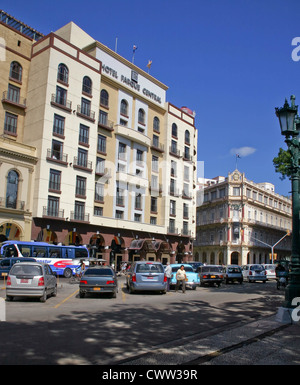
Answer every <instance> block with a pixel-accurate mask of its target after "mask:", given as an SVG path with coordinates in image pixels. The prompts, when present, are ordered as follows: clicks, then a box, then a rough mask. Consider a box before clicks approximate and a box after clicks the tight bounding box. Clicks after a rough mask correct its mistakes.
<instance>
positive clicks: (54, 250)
mask: <svg viewBox="0 0 300 385" xmlns="http://www.w3.org/2000/svg"><path fill="white" fill-rule="evenodd" d="M48 252H49V258H61V249H60V247H49V250H48Z"/></svg>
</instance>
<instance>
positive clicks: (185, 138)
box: [184, 130, 191, 144]
mask: <svg viewBox="0 0 300 385" xmlns="http://www.w3.org/2000/svg"><path fill="white" fill-rule="evenodd" d="M184 141H185V144H190V143H191V142H190V131H189V130H186V131H185V135H184Z"/></svg>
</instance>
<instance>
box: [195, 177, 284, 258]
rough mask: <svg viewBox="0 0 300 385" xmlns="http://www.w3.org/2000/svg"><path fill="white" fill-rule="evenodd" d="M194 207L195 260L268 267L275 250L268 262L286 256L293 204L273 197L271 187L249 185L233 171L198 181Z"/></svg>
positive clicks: (278, 197) (263, 184) (259, 184)
mask: <svg viewBox="0 0 300 385" xmlns="http://www.w3.org/2000/svg"><path fill="white" fill-rule="evenodd" d="M197 202H198V203H197V218H196V232H197V235H196V240H195V242H194V254H195V256H196V259H197V260H199V261H201V262H205V263H210V264H211V263H212V264H224V265H227V264H238V265H244V264H249V263H270V261H272V247H273V246H274V245H276V246H275V247H273V260H276V259H280V258H287V257H288V256H289V255H290V252H291V237H290V236H289V232H290V231H291V228H292V208H291V206H292V201H291V199H290V198H287V197H284V196H282V195H279V194H276V193H275V191H274V185H272V184H271V183H254V182H252V181H250V180H248V179H247V178H246V177H245V174H244V173H241V172H239V171H238V170H235V171H234V172H232V173H229V174H228V177H226V178H225V177H217V178H214V179H209V180H204V181H201V183H200V184H199V185H198V199H197ZM280 239H282V240H281V241H280ZM278 241H280V242H279V243H278V244H277V242H278Z"/></svg>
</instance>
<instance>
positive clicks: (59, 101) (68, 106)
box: [51, 94, 72, 112]
mask: <svg viewBox="0 0 300 385" xmlns="http://www.w3.org/2000/svg"><path fill="white" fill-rule="evenodd" d="M51 104H52V105H53V106H56V107H60V108H63V109H64V110H67V111H69V112H71V111H72V102H71V101H70V100H67V99H66V98H64V97H61V96H58V95H56V94H52V95H51Z"/></svg>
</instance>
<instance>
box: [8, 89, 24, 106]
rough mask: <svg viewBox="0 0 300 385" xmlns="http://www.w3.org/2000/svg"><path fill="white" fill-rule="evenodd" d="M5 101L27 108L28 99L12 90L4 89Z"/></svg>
mask: <svg viewBox="0 0 300 385" xmlns="http://www.w3.org/2000/svg"><path fill="white" fill-rule="evenodd" d="M2 102H3V103H9V104H13V105H14V106H17V107H20V108H23V109H25V108H26V99H25V98H22V97H20V95H19V94H16V93H14V92H10V91H4V92H3V96H2Z"/></svg>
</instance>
